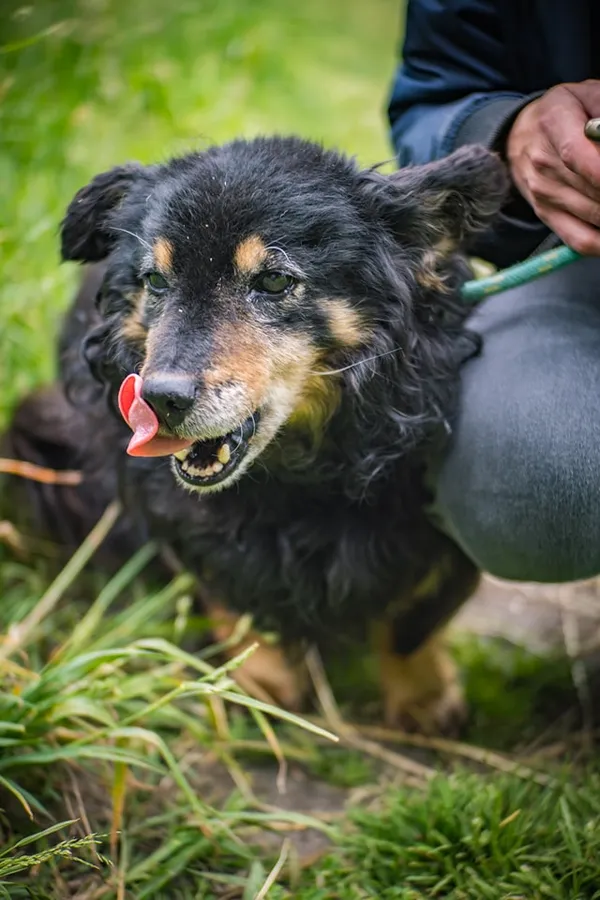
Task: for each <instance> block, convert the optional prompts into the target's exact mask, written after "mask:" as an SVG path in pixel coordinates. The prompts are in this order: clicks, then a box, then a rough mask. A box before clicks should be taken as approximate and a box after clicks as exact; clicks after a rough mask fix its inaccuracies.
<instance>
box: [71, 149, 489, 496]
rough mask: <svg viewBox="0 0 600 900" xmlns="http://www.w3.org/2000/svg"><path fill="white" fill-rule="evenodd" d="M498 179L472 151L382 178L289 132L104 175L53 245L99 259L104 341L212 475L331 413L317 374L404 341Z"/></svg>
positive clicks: (193, 461)
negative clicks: (406, 328)
mask: <svg viewBox="0 0 600 900" xmlns="http://www.w3.org/2000/svg"><path fill="white" fill-rule="evenodd" d="M504 191H505V175H504V171H503V167H502V165H501V163H500V162H499V161H498V160H497V158H496V157H495V156H493V155H491V154H489V153H488V152H486V151H485V150H482V149H480V148H469V149H466V150H463V151H459V152H458V153H456V154H454V155H453V156H450V157H448V158H447V159H445V160H443V161H441V162H439V163H435V164H431V165H428V166H422V167H414V168H408V169H405V170H400V171H398V172H396V173H394V174H392V175H383V174H381V173H380V172H378V171H376V170H368V171H363V170H360V169H359V168H358V167H357V165H356V164H355V163H354V162H353V161H351V160H349V159H347V158H345V157H343V156H341V155H338V154H337V153H334V152H331V151H325V150H323V149H322V148H321V147H319V146H316V145H314V144H312V143H308V142H304V141H301V140H298V139H293V138H289V139H286V138H270V139H267V138H264V139H257V140H254V141H249V142H246V141H236V142H233V143H231V144H228V145H225V146H223V147H217V148H211V149H209V150H207V151H205V152H202V153H198V154H192V155H189V156H186V157H184V158H181V159H176V160H173V161H171V162H169V163H167V164H165V165H158V166H149V167H143V166H138V165H129V166H123V167H118V168H115V169H113V170H111V171H109V172H107V173H105V174H102V175H99V176H98V177H96V178H95V179H94V180H93V181H92V182H91V183H90V184H89V185H88V186H87V187H85V188H83V189H82V190H80V191H79V193H78V194H77V195H76V196H75V198H74V200H73V201H72V203H71V205H70V206H69V209H68V211H67V214H66V217H65V219H64V222H63V226H62V254H63V258H64V259H67V260H79V261H85V262H91V261H98V260H101V259H106V265H107V274H106V278H105V282H104V285H105V286H104V289H103V298H104V299H101V301H100V310H101V312H102V315H103V316H104V317H105V320H106V322H108V323H110V328H109V329H108V331H107V338H106V343H107V347H106V348H105V350H106V352H107V353H109V354H111V356H112V361H113V363H114V364H115V366H116V371H118V372H119V373H120V374H119V377H120V378H121V377H125V375H126V374H127V373H131V372H137V373H139V374H140V375H141V377H142V379H143V389H142V397H143V399H144V400H145V401H146V402H147V403H148V404H149V405H150V406H151V407H152V408H153V410H154V412H155V413H156V415H157V417H158V420H159V422H160V432H159V433H160V434H161V435H163V436H166V437H174V438H177V439H180V440H181V441H182V442H184V443H185V442H189V443H190V446H189V447H188V448H187V449H185V450H183V451H181V452H180V453H178V454H177V456H176V457H175V456H174V457H173V459H172V465H173V470H174V472H175V475H176V477H177V478H178V479H179V480H180V481H181V482H183V483H185V484H186V485H187V486H189V487H192V488H195V489H197V490H203V491H206V490H214V489H216V488H217V487H222V486H225V485H228V484H231V483H233V482H234V481H235V480H236V479H237V478H239V477H240V475H241V474H242V473H243V472H244V471H245V470H246V469H247V468H248V466H249V465H250V464H251V463H252V461H253V460H255V459H256V458H257V457H258V455H259V454H260V453H262V451H263V450H264V449H265V448H266V447H267V445H268V444H269V443H270V442H271V441H272V440H273V438H274V437H275V435H276V434H277V433H278V432H279V431H280V430H281V429H282V427H284V426H286V425H287V426H289V427H297V428H302V427H306V428H308V429H312V430H315V429H316V430H319V429H320V428H322V427H323V424H324V422H326V421H327V419H328V418H329V417H330V416H331V415H332V414H333V413H334V411H335V409H336V407H337V405H338V403H339V398H340V391H341V390H342V389H343V384H342V383H341V381H340V379H339V378H336V377H331V376H328V375H325V374H323V373H326V372H328V371H329V372H330V371H332V370H342V369H345V370H347V371H349V370H350V368H351V367H352V366H355V365H356V364H357V363H360V362H361V361H367V360H369V359H370V358H371V357H372V356H376V355H381V354H382V353H387V352H397V351H401V352H402V353H404V355H405V356H407V357H409V356H410V347H409V346H408V345H409V343H410V336H409V335H407V336H406V340H405V339H404V338H403V331H402V329H403V324H402V323H403V322H405V321H406V322H407V321H408V318H409V317H410V316H412V315H414V314H415V313H414V310H413V307H414V304H415V303H416V302H417V301H416V300H415V297H416V296H417V295H418V294H419V292H420V293H421V294H426V295H428V296H430V295H431V294H432V293H434V294H435V293H439V294H440V295H441V294H443V293H444V291H446V290H447V289H448V285H447V276H448V271H449V269H448V266H449V260H451V259H452V258H453V257H454V255H455V254H456V252H459V251H460V250H461V249H463V248H464V246H465V245H466V243H467V242H468V241H469V240H470V238H471V237H472V236H473V235H474V233H476V232H478V231H480V230H482V229H484V228H485V227H486V226H487V225H488V224H489V222H490V220H491V218H492V217H493V216H494V214H495V213H496V212H497V210H498V208H499V206H500V203H501V201H502V198H503V196H504ZM416 314H417V315H418V312H417V313H416ZM407 364H408V365H410V360H409V359H407Z"/></svg>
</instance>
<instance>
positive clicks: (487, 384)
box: [434, 259, 600, 582]
mask: <svg viewBox="0 0 600 900" xmlns="http://www.w3.org/2000/svg"><path fill="white" fill-rule="evenodd" d="M470 327H472V328H473V329H474V330H476V331H478V332H479V333H480V334H481V335H482V336H483V339H484V347H483V351H482V353H481V356H480V357H478V358H476V359H473V360H471V361H469V362H468V363H467V364H466V365H465V367H464V370H463V383H462V399H461V412H460V415H459V418H458V421H457V422H456V425H455V431H454V435H453V440H452V444H451V446H450V450H449V453H448V454H447V456H446V458H445V459H444V461H443V463H442V465H441V469H440V470H439V472H438V473H437V475H436V476H435V488H436V500H435V509H434V512H435V515H436V516H439V517H440V519H441V524H442V527H443V528H444V530H446V531H447V532H448V533H449V534H450V535H451V536H452V537H453V538H454V539H455V540H456V541H457V543H458V544H459V545H460V546H461V547H462V548H463V550H464V551H465V552H466V554H467V555H468V556H469V557H470V558H471V559H472V560H473V561H474V562H475V563H476V564H477V565H478V566H479V567H480V568H481V569H483V570H485V571H486V572H489V573H491V574H493V575H496V576H498V577H501V578H507V579H515V580H522V581H538V582H565V581H573V580H576V579H580V578H587V577H590V576H595V575H598V574H600V259H593V260H592V259H590V260H585V261H581V262H577V263H574V264H572V265H571V266H568V267H567V268H565V269H563V270H561V271H558V272H555V273H553V274H551V275H547V276H545V277H543V278H540V279H538V280H537V281H534V282H532V283H531V284H530V285H526V286H525V287H521V288H516V289H514V290H511V291H507V292H505V293H501V294H498V295H496V296H495V297H491V298H490V299H489V300H487V301H485V303H483V304H482V305H481V306H479V307H478V308H477V309H476V311H475V312H474V313H473V315H472V318H471V320H470Z"/></svg>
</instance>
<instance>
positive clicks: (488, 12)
mask: <svg viewBox="0 0 600 900" xmlns="http://www.w3.org/2000/svg"><path fill="white" fill-rule="evenodd" d="M506 2H507V0H409V2H408V7H407V15H406V31H405V40H404V47H403V53H402V57H403V59H402V64H401V65H400V66H399V67H398V70H397V72H396V77H395V80H394V84H393V88H392V93H391V97H390V102H389V108H388V114H389V121H390V126H391V132H392V140H393V143H394V147H395V149H396V153H397V155H398V161H399V163H400V165H401V166H406V165H410V164H417V163H425V162H430V161H431V160H434V159H439V158H440V157H443V156H447V155H448V154H449V153H452V151H453V150H456V149H457V147H459V146H461V145H462V144H483V145H484V146H486V147H489V148H490V149H494V150H500V151H501V150H502V144H503V140H504V138H505V136H506V133H507V131H508V129H509V127H510V124H511V123H512V121H513V120H514V118H515V116H516V115H517V113H518V112H519V110H521V109H522V107H523V106H524V105H525V104H526V103H528V102H530V100H532V99H533V98H534V97H536V96H539V94H533V95H532V94H527V93H526V92H522V91H520V90H518V87H515V84H514V82H515V78H514V75H511V74H510V73H509V70H510V65H509V61H510V60H511V47H510V46H508V45H507V41H506V39H505V37H504V34H505V32H506V23H505V22H504V21H503V19H502V13H501V8H502V4H503V3H506ZM513 58H514V56H513ZM548 235H549V230H548V229H547V228H546V226H545V225H543V224H542V223H541V222H540V221H539V219H537V217H536V216H535V214H534V213H533V210H532V209H531V207H529V205H528V204H526V203H525V201H524V200H523V199H522V198H521V197H518V198H515V197H512V198H511V199H509V201H508V202H507V204H506V206H505V208H504V210H503V213H502V215H501V217H500V219H499V221H498V223H497V225H496V226H495V227H494V229H493V230H491V231H489V232H488V233H486V234H485V235H483V236H482V237H481V238H480V239H478V240H477V242H476V244H475V245H474V246H473V247H472V248H470V249H471V251H472V252H473V253H474V254H476V255H478V256H481V257H483V258H484V259H487V260H489V261H490V262H492V263H494V264H495V265H497V266H502V267H504V266H507V265H511V264H512V263H514V262H517V261H518V260H520V259H523V258H525V257H526V256H528V255H529V254H530V253H532V252H533V251H534V250H535V248H536V247H537V246H538V245H539V244H540V243H541V242H542V241H543V240H544V239H545V238H546V237H547V236H548Z"/></svg>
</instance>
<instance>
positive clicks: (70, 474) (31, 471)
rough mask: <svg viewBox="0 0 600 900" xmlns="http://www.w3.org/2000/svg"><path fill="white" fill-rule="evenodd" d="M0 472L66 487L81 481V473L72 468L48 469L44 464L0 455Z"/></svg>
mask: <svg viewBox="0 0 600 900" xmlns="http://www.w3.org/2000/svg"><path fill="white" fill-rule="evenodd" d="M0 472H2V473H3V474H5V475H16V476H17V477H19V478H27V479H28V480H29V481H39V482H40V484H57V485H58V484H60V485H65V486H67V487H69V486H70V487H73V486H75V485H77V484H81V482H82V481H83V475H82V473H81V472H78V471H75V470H74V469H48V468H47V467H46V466H38V465H36V464H35V463H31V462H26V461H25V460H23V459H6V458H3V457H0Z"/></svg>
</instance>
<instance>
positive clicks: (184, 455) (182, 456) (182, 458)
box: [173, 449, 189, 462]
mask: <svg viewBox="0 0 600 900" xmlns="http://www.w3.org/2000/svg"><path fill="white" fill-rule="evenodd" d="M188 453H189V450H188V449H185V450H178V451H177V453H174V454H173V456H174V457H175V459H178V460H179V462H185V460H186V459H187V456H188Z"/></svg>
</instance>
